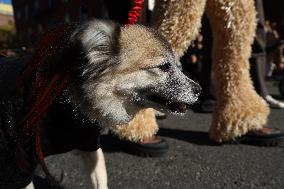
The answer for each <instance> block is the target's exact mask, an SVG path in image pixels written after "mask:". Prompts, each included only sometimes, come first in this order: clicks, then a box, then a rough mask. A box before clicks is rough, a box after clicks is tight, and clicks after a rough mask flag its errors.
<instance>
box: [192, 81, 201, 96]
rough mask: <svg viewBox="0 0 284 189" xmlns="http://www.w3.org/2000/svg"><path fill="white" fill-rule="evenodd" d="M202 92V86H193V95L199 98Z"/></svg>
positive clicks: (195, 84)
mask: <svg viewBox="0 0 284 189" xmlns="http://www.w3.org/2000/svg"><path fill="white" fill-rule="evenodd" d="M201 90H202V88H201V86H200V85H199V84H197V83H194V85H193V86H192V92H193V94H195V95H197V96H198V95H199V94H200V92H201Z"/></svg>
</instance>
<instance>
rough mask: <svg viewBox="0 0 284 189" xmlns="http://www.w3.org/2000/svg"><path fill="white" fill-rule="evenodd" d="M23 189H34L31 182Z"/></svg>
mask: <svg viewBox="0 0 284 189" xmlns="http://www.w3.org/2000/svg"><path fill="white" fill-rule="evenodd" d="M24 189H35V187H34V184H33V182H31V183H30V184H29V185H28V186H26V187H25V188H24Z"/></svg>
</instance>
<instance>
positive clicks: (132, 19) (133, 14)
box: [126, 0, 144, 24]
mask: <svg viewBox="0 0 284 189" xmlns="http://www.w3.org/2000/svg"><path fill="white" fill-rule="evenodd" d="M143 2H144V0H134V5H133V7H132V9H131V10H130V11H129V13H128V19H127V22H126V24H136V23H137V22H138V19H139V16H140V12H141V10H142V4H143Z"/></svg>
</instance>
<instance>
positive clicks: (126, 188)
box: [35, 82, 284, 189]
mask: <svg viewBox="0 0 284 189" xmlns="http://www.w3.org/2000/svg"><path fill="white" fill-rule="evenodd" d="M268 84H269V89H270V91H271V92H272V94H276V95H278V96H279V94H278V90H277V88H276V87H275V86H273V84H274V83H273V82H270V83H268ZM159 123H160V127H161V129H160V135H161V136H163V137H165V138H166V139H167V141H168V142H169V144H170V149H169V152H168V153H167V155H166V156H165V157H162V158H143V157H137V156H135V155H131V154H127V153H125V152H122V151H121V149H120V148H119V147H118V146H117V145H116V144H111V145H110V144H109V142H107V143H108V144H104V145H103V147H104V150H105V158H106V165H107V171H108V180H109V188H110V189H173V188H175V189H283V188H284V145H281V146H280V147H256V146H250V145H242V144H239V145H221V146H214V145H212V144H211V143H210V141H209V140H208V137H207V130H208V128H209V125H210V123H211V114H197V113H193V112H192V111H189V112H188V113H187V114H186V115H185V116H183V117H180V116H174V115H169V116H168V118H167V119H166V120H162V121H159ZM268 125H269V126H271V127H277V128H280V129H282V130H284V110H272V111H271V115H270V117H269V124H268ZM104 142H106V138H104ZM47 161H48V165H49V167H50V170H51V172H52V173H53V174H54V175H57V176H58V175H60V173H61V171H62V170H63V171H64V178H63V181H62V186H63V188H66V189H67V188H70V189H79V188H80V189H89V188H91V186H90V181H89V180H88V179H87V178H86V177H84V175H83V168H82V164H81V161H80V158H79V156H78V155H77V154H76V152H71V153H68V154H64V155H57V156H53V157H49V158H48V160H47ZM35 181H36V182H39V185H41V186H40V187H38V188H40V189H45V188H49V189H51V188H57V187H47V186H46V187H44V186H43V185H44V184H43V183H44V182H45V181H44V180H43V181H42V180H39V179H35ZM58 188H61V187H58Z"/></svg>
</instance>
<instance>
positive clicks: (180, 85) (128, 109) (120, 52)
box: [70, 20, 200, 126]
mask: <svg viewBox="0 0 284 189" xmlns="http://www.w3.org/2000/svg"><path fill="white" fill-rule="evenodd" d="M70 39H71V42H72V44H73V48H74V49H76V51H77V53H78V54H77V55H79V56H77V55H76V56H77V57H79V61H78V62H80V63H79V64H78V66H77V73H78V74H77V75H78V77H77V79H76V81H75V82H74V83H73V84H72V85H71V86H70V91H71V96H72V97H73V99H74V101H75V102H76V104H77V105H78V106H79V107H80V109H81V111H82V112H83V113H84V114H85V115H86V116H87V117H88V118H89V119H91V120H92V119H98V120H99V121H101V122H102V123H103V124H107V125H109V126H114V125H117V124H122V123H127V122H129V121H130V120H131V118H132V117H133V116H134V114H135V113H136V112H137V111H138V110H139V109H141V108H142V107H141V106H138V105H137V104H141V102H142V104H143V103H144V102H148V100H146V97H147V96H148V95H152V94H154V95H156V96H160V97H162V98H165V99H167V100H168V101H172V102H175V103H186V104H192V103H194V102H195V101H196V100H197V97H198V95H199V93H200V87H199V85H198V84H196V83H195V82H193V81H192V80H190V79H189V78H187V77H186V76H185V75H184V74H183V73H182V72H181V71H180V70H179V69H178V68H177V66H176V62H175V61H176V59H175V56H174V54H173V51H172V49H171V47H170V45H169V43H168V42H167V41H166V40H165V39H164V38H163V37H162V36H161V35H160V34H159V33H157V32H156V31H154V30H152V29H149V28H146V27H143V26H138V25H131V26H125V27H119V26H117V25H116V24H114V23H111V22H103V21H98V20H93V21H90V22H87V23H85V24H84V25H82V26H80V27H78V28H77V29H76V30H75V31H74V32H73V34H72V35H71V38H70Z"/></svg>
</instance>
